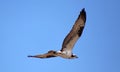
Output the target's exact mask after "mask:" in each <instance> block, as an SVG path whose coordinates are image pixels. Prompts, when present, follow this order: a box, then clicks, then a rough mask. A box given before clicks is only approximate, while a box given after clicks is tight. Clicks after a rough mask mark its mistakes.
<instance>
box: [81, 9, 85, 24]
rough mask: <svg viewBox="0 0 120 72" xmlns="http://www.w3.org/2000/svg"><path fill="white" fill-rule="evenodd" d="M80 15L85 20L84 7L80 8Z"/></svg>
mask: <svg viewBox="0 0 120 72" xmlns="http://www.w3.org/2000/svg"><path fill="white" fill-rule="evenodd" d="M80 15H81V16H83V17H82V18H83V19H84V22H86V11H85V8H83V9H82V10H81V12H80Z"/></svg>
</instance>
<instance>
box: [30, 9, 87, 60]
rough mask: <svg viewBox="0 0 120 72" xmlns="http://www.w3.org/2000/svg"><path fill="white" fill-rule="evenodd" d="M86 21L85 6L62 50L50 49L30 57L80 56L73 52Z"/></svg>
mask: <svg viewBox="0 0 120 72" xmlns="http://www.w3.org/2000/svg"><path fill="white" fill-rule="evenodd" d="M85 22H86V11H85V8H83V9H82V10H81V11H80V15H79V16H78V18H77V20H76V21H75V23H74V25H73V27H72V29H71V31H70V32H69V34H68V35H67V36H66V37H65V39H64V41H63V44H62V48H61V50H60V51H54V50H50V51H48V52H47V53H45V54H39V55H33V56H32V55H29V56H28V57H34V58H42V59H43V58H51V57H58V56H59V57H62V58H66V59H74V58H78V57H77V56H76V55H75V54H73V53H72V49H73V46H74V45H75V43H76V41H77V40H78V39H79V37H80V36H81V34H82V32H83V29H84V27H85Z"/></svg>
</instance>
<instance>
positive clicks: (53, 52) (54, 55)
mask: <svg viewBox="0 0 120 72" xmlns="http://www.w3.org/2000/svg"><path fill="white" fill-rule="evenodd" d="M28 57H34V58H51V57H56V51H53V50H50V51H48V53H45V54H40V55H34V56H32V55H29V56H28Z"/></svg>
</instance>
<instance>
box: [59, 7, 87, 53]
mask: <svg viewBox="0 0 120 72" xmlns="http://www.w3.org/2000/svg"><path fill="white" fill-rule="evenodd" d="M85 22H86V12H85V9H84V8H83V9H82V11H81V12H80V15H79V16H78V19H77V20H76V22H75V24H74V25H73V27H72V30H71V31H70V33H69V34H68V35H67V36H66V37H65V39H64V41H63V44H62V49H61V51H70V52H72V48H73V46H74V44H75V43H76V41H77V40H78V38H79V37H80V36H81V34H82V32H83V29H84V26H85Z"/></svg>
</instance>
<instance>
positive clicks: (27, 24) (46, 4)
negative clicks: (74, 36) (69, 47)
mask: <svg viewBox="0 0 120 72" xmlns="http://www.w3.org/2000/svg"><path fill="white" fill-rule="evenodd" d="M119 7H120V2H119V0H114V1H112V0H99V1H97V0H59V1H58V0H1V1H0V49H1V50H0V72H120V28H119V27H120V25H119V22H120V14H119V13H120V8H119ZM82 8H85V9H86V12H87V21H86V26H85V29H84V32H83V34H82V37H81V38H80V39H79V40H78V41H77V43H76V44H75V46H74V50H73V53H74V54H76V55H77V56H78V57H79V58H78V59H73V60H68V59H62V58H59V57H57V58H50V59H35V58H27V55H35V54H41V53H45V52H47V51H48V50H59V49H61V45H62V42H63V39H64V38H65V36H66V35H67V34H68V33H69V31H70V30H71V28H72V26H73V24H74V22H75V20H76V19H77V17H78V15H79V12H80V11H81V9H82Z"/></svg>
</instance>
